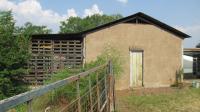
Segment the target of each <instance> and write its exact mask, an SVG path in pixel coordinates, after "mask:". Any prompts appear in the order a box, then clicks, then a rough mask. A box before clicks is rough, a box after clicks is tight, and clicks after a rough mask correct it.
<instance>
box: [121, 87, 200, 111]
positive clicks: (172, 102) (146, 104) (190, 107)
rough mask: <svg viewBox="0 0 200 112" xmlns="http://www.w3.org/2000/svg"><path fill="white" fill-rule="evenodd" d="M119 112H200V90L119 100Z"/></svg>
mask: <svg viewBox="0 0 200 112" xmlns="http://www.w3.org/2000/svg"><path fill="white" fill-rule="evenodd" d="M118 107H119V108H118V109H119V112H200V89H194V88H192V89H183V90H178V91H175V92H172V93H167V94H157V95H155V94H154V95H144V96H137V95H135V94H134V93H131V94H130V95H128V96H124V97H121V98H119V102H118Z"/></svg>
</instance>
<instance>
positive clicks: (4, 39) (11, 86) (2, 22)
mask: <svg viewBox="0 0 200 112" xmlns="http://www.w3.org/2000/svg"><path fill="white" fill-rule="evenodd" d="M23 41H24V39H23V38H21V37H20V36H17V35H15V22H14V19H13V17H12V14H11V11H8V12H0V99H3V98H5V97H9V96H12V95H15V94H19V93H21V92H24V91H26V90H27V87H26V86H24V83H23V81H21V80H20V79H21V78H22V76H23V75H24V74H26V72H27V69H26V68H25V67H26V61H27V59H28V55H27V54H26V51H25V50H24V44H23Z"/></svg>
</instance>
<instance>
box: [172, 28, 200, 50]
mask: <svg viewBox="0 0 200 112" xmlns="http://www.w3.org/2000/svg"><path fill="white" fill-rule="evenodd" d="M175 28H177V29H178V30H180V31H183V32H184V33H187V34H189V35H190V36H191V38H188V39H185V40H184V47H196V45H197V44H198V43H200V24H196V25H192V26H187V27H180V26H175Z"/></svg>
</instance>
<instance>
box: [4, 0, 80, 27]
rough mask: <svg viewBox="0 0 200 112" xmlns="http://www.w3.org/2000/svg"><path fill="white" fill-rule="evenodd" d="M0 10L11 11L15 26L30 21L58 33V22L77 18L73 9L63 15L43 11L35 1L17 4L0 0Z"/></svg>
mask: <svg viewBox="0 0 200 112" xmlns="http://www.w3.org/2000/svg"><path fill="white" fill-rule="evenodd" d="M0 10H12V12H13V14H14V18H15V20H16V24H17V25H23V24H24V23H26V22H28V21H30V22H32V23H33V24H36V25H46V26H48V27H49V28H51V29H53V31H58V29H59V24H60V21H63V20H65V19H67V18H69V17H71V16H73V17H76V16H77V14H76V11H75V10H74V9H68V10H67V14H63V15H60V14H58V13H57V12H55V11H53V10H50V9H48V10H47V9H43V8H42V6H41V4H40V3H39V2H38V1H37V0H23V1H21V2H19V3H15V2H11V1H9V0H0Z"/></svg>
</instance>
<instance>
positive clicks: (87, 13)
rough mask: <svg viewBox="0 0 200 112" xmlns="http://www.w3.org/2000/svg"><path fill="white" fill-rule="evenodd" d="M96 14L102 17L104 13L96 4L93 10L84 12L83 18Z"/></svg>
mask: <svg viewBox="0 0 200 112" xmlns="http://www.w3.org/2000/svg"><path fill="white" fill-rule="evenodd" d="M94 14H100V15H102V14H103V11H101V10H100V9H99V7H98V5H97V4H94V5H93V6H92V8H90V9H85V10H84V14H83V17H86V16H92V15H94Z"/></svg>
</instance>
